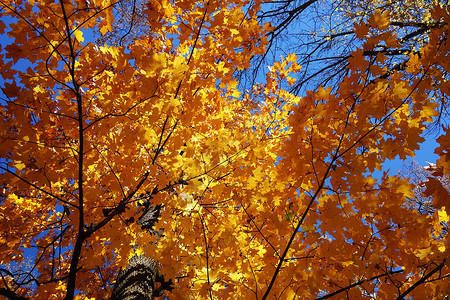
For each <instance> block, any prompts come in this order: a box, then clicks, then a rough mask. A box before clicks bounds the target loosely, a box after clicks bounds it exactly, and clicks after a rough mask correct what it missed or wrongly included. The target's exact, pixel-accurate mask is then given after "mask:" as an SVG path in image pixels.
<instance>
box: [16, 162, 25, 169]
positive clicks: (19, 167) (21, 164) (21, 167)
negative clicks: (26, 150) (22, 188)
mask: <svg viewBox="0 0 450 300" xmlns="http://www.w3.org/2000/svg"><path fill="white" fill-rule="evenodd" d="M14 168H16V169H17V170H19V171H21V170H22V169H23V168H25V164H24V163H23V162H18V163H15V164H14Z"/></svg>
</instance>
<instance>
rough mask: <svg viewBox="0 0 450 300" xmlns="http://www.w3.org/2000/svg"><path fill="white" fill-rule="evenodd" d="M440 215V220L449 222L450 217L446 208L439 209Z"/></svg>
mask: <svg viewBox="0 0 450 300" xmlns="http://www.w3.org/2000/svg"><path fill="white" fill-rule="evenodd" d="M438 217H439V222H446V223H447V222H448V220H449V219H450V217H449V216H448V215H447V212H446V211H445V208H443V209H442V210H439V211H438Z"/></svg>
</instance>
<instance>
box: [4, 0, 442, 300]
mask: <svg viewBox="0 0 450 300" xmlns="http://www.w3.org/2000/svg"><path fill="white" fill-rule="evenodd" d="M288 2H289V3H292V4H293V2H292V1H288ZM310 2H313V1H310ZM127 3H131V4H132V5H135V6H133V8H132V13H134V12H136V11H138V12H139V15H138V19H139V20H138V21H139V22H141V23H140V24H141V25H139V26H141V27H139V28H145V30H143V31H139V30H136V29H133V26H134V25H132V24H133V22H137V21H136V20H137V19H136V18H135V17H134V15H133V14H132V15H131V16H128V17H127V16H126V14H127V13H129V7H128V8H127V6H126V5H127ZM386 3H387V1H386ZM402 3H403V2H402ZM405 3H409V2H408V1H406V2H405ZM411 3H412V4H414V5H416V4H417V3H419V2H418V1H416V2H413V1H411ZM0 4H1V14H2V22H0V34H7V35H8V37H9V38H11V39H12V40H13V42H12V43H9V44H8V45H6V46H4V47H2V49H1V52H0V59H1V63H0V74H1V76H2V92H3V97H2V99H1V100H0V101H1V104H2V105H1V118H2V126H1V132H0V139H1V144H0V145H1V146H0V157H1V160H0V171H1V174H0V176H1V185H2V191H1V195H0V201H1V207H0V222H1V223H0V224H1V225H0V237H1V243H0V263H1V264H2V267H1V268H0V273H1V279H2V280H1V281H0V282H1V283H0V295H3V296H5V297H7V298H10V299H27V298H45V299H74V298H75V299H92V298H95V299H105V298H109V297H110V296H111V294H114V292H113V290H114V289H115V288H114V284H115V283H116V280H117V275H118V274H119V273H122V272H121V271H120V270H121V269H122V270H123V269H125V270H126V267H127V265H128V264H129V261H130V263H131V264H136V261H137V259H136V258H135V257H143V256H145V257H150V258H151V259H152V261H153V260H154V261H155V262H157V266H158V268H159V271H158V272H159V274H164V276H163V277H164V279H161V280H160V281H159V284H160V285H162V286H164V284H166V283H167V282H170V283H173V289H172V287H171V288H167V289H166V290H165V295H166V296H167V297H168V298H173V299H184V298H205V299H214V298H242V299H247V298H249V299H252V298H256V299H268V298H273V297H275V298H279V299H292V298H299V299H310V298H318V299H326V298H331V297H337V298H345V297H347V298H350V299H354V298H368V299H370V298H374V297H380V298H383V299H384V298H387V299H392V298H397V299H404V298H405V297H413V298H417V299H424V298H427V297H430V295H432V296H433V297H436V298H442V297H443V296H444V295H446V294H447V293H448V288H449V266H448V263H449V261H448V253H449V249H448V247H447V239H448V235H447V234H446V233H444V234H441V233H442V232H443V228H446V226H447V223H448V221H449V217H448V215H447V212H446V211H447V207H448V206H449V200H450V196H449V194H448V192H447V190H446V189H445V188H444V187H442V184H441V182H440V181H438V180H435V179H433V178H429V180H428V181H427V182H426V183H424V185H425V187H426V190H425V192H424V193H425V195H426V196H432V197H433V208H434V210H433V211H432V212H431V213H429V214H423V213H420V212H419V211H418V210H417V209H414V208H411V207H408V206H407V205H405V203H406V201H407V199H408V198H411V197H412V196H413V192H412V190H413V186H412V185H411V184H410V183H409V182H408V181H407V180H406V179H404V178H401V177H400V176H390V175H389V174H388V173H386V172H385V173H384V174H383V176H381V178H376V177H374V176H373V175H372V173H373V172H374V171H375V170H380V169H381V166H382V165H381V164H382V163H383V162H384V161H385V160H386V159H393V158H395V157H400V158H402V159H403V158H406V157H407V156H413V155H414V150H416V149H418V147H419V144H420V142H422V141H423V140H424V139H423V138H422V137H421V133H422V132H423V131H424V130H425V129H426V128H427V126H429V124H430V123H431V122H433V117H438V116H439V112H440V110H439V109H440V103H443V101H444V102H445V99H447V98H446V97H448V93H449V90H450V89H449V82H448V72H449V70H450V65H449V62H448V59H447V56H448V52H449V50H450V48H449V44H448V43H447V36H448V30H449V25H448V23H449V20H450V15H449V13H448V7H447V6H445V5H443V4H440V3H428V2H426V3H424V5H423V8H424V12H423V14H420V15H419V14H418V15H417V17H418V18H420V22H421V23H420V24H418V23H417V24H416V25H417V26H419V27H418V28H419V29H417V30H419V31H420V32H418V33H414V32H416V31H415V30H416V29H413V31H412V32H413V33H411V32H409V31H407V30H406V31H403V30H400V29H401V28H404V27H408V28H409V27H413V28H417V27H415V26H414V24H415V23H414V22H418V21H417V20H412V21H411V20H409V19H408V20H406V16H405V15H403V14H401V13H400V12H402V10H401V9H400V10H399V8H398V7H397V6H395V5H385V4H384V2H383V3H382V1H381V2H378V1H377V2H375V1H374V2H367V3H366V2H365V1H361V2H351V4H352V5H353V4H354V5H355V6H354V7H351V8H352V9H351V10H349V11H347V10H343V12H344V13H348V14H351V15H352V16H355V17H354V18H353V19H351V20H353V22H352V23H351V25H349V26H350V29H349V30H350V31H351V32H349V33H348V34H349V35H350V34H351V35H352V38H353V39H355V43H354V44H353V46H354V47H353V48H352V49H351V50H350V52H349V54H348V55H347V56H346V57H345V64H344V65H345V67H343V68H344V69H343V71H342V73H339V74H341V75H345V76H340V77H339V78H338V79H336V84H335V85H333V86H326V85H325V86H319V87H318V88H317V89H314V90H312V91H308V92H307V93H305V95H302V96H299V95H298V92H296V90H292V87H295V84H296V78H297V76H302V75H301V72H302V71H301V69H302V66H301V65H300V64H299V61H300V60H301V58H299V57H298V56H297V55H296V54H294V53H288V54H287V55H285V56H284V57H281V58H280V59H279V60H278V61H274V62H273V63H272V64H271V66H270V67H269V69H268V72H267V73H266V76H265V78H264V79H262V80H259V82H258V80H257V79H255V81H256V82H255V84H254V85H252V86H251V88H249V89H248V90H242V89H240V88H239V81H238V80H237V76H236V75H237V74H239V73H240V72H241V71H244V70H246V69H249V68H251V67H252V65H251V63H252V58H256V57H258V56H264V55H265V53H267V52H266V51H267V49H268V48H267V47H269V45H270V43H271V35H272V36H273V32H274V30H276V28H277V27H278V26H279V25H277V26H272V25H271V24H270V23H265V21H264V19H263V21H261V18H258V16H259V14H260V13H261V7H262V5H264V4H265V3H263V2H261V1H252V2H249V1H236V0H235V1H227V2H226V3H225V2H224V1H218V0H210V1H204V2H198V1H188V0H181V1H168V0H158V1H156V0H152V1H148V2H145V3H142V2H139V1H125V2H114V1H110V0H88V1H85V0H83V1H79V0H74V1H67V0H61V1H35V0H33V1H22V0H6V1H4V0H1V1H0ZM138 4H139V5H138ZM141 4H144V5H141ZM363 4H364V5H363ZM425 4H426V5H425ZM120 5H122V7H123V9H122V10H120V9H119V8H118V7H119V6H120ZM367 5H370V9H367V10H365V11H367V13H366V14H364V15H362V14H361V11H358V9H357V8H358V7H367ZM414 5H412V6H414ZM124 7H125V8H124ZM421 7H422V6H421ZM135 8H136V10H135ZM121 13H123V14H124V15H122V16H123V18H120V17H119V16H120V14H121ZM356 16H361V17H360V18H359V17H358V18H357V17H356ZM115 19H116V21H117V20H119V24H125V23H127V22H129V25H130V27H129V30H125V31H124V33H122V31H120V30H117V27H115V24H116V23H114V22H115V21H114V20H115ZM401 22H403V23H402V24H407V25H399V24H400V23H401ZM408 22H410V23H408ZM399 28H400V29H399ZM408 28H407V29H408ZM94 32H98V34H100V35H103V38H100V41H101V43H99V42H98V43H93V42H91V41H89V40H88V39H87V38H86V36H88V35H89V34H93V33H94ZM111 34H112V35H111ZM411 35H412V36H411ZM418 35H420V37H421V38H420V40H418V41H416V40H414V43H412V42H411V39H412V38H413V37H416V36H418ZM122 37H124V38H122ZM102 43H103V44H102ZM406 46H408V47H409V48H407V51H404V49H405V48H404V47H406ZM393 53H395V56H394V57H395V58H394V59H393V58H392V56H393V55H391V54H393ZM24 61H25V62H26V63H25V65H26V66H25V67H24V66H23V65H21V64H23V62H24ZM325 82H326V81H325ZM449 132H450V130H449V129H447V128H446V129H445V133H444V135H443V136H442V137H440V138H439V139H438V141H439V143H440V145H441V146H440V147H439V148H438V149H436V151H437V153H438V154H439V155H441V159H440V160H439V161H438V162H437V168H439V170H440V171H439V172H442V176H443V175H444V174H448V173H449V159H450V158H449V156H448V145H449V141H448V139H449ZM155 218H158V222H157V223H156V222H155ZM437 233H439V234H437ZM28 257H32V259H33V261H32V264H31V266H30V267H28V268H25V267H23V268H20V264H21V263H22V262H24V261H25V262H26V261H27V259H28ZM130 259H131V260H130ZM151 264H152V265H153V267H154V266H155V265H156V263H155V264H153V263H151ZM12 266H19V267H18V268H16V270H13V268H12ZM10 267H11V268H10ZM154 275H155V274H153V275H151V276H154ZM151 276H150V277H151ZM157 277H160V276H159V275H158V276H157ZM155 278H156V277H153V279H152V280H153V281H154V280H155ZM419 287H420V288H419ZM151 288H152V289H155V290H159V291H161V286H159V287H158V286H152V287H151ZM119 289H120V288H119ZM116 291H117V290H116ZM118 293H120V291H119V292H118ZM114 297H120V296H114Z"/></svg>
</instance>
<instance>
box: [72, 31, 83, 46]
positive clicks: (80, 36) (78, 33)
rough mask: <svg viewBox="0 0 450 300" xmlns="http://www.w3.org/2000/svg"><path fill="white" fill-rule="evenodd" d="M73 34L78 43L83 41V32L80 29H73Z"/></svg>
mask: <svg viewBox="0 0 450 300" xmlns="http://www.w3.org/2000/svg"><path fill="white" fill-rule="evenodd" d="M73 35H74V36H75V38H76V39H77V41H79V42H80V43H82V42H84V37H83V32H82V31H81V30H75V31H74V32H73Z"/></svg>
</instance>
